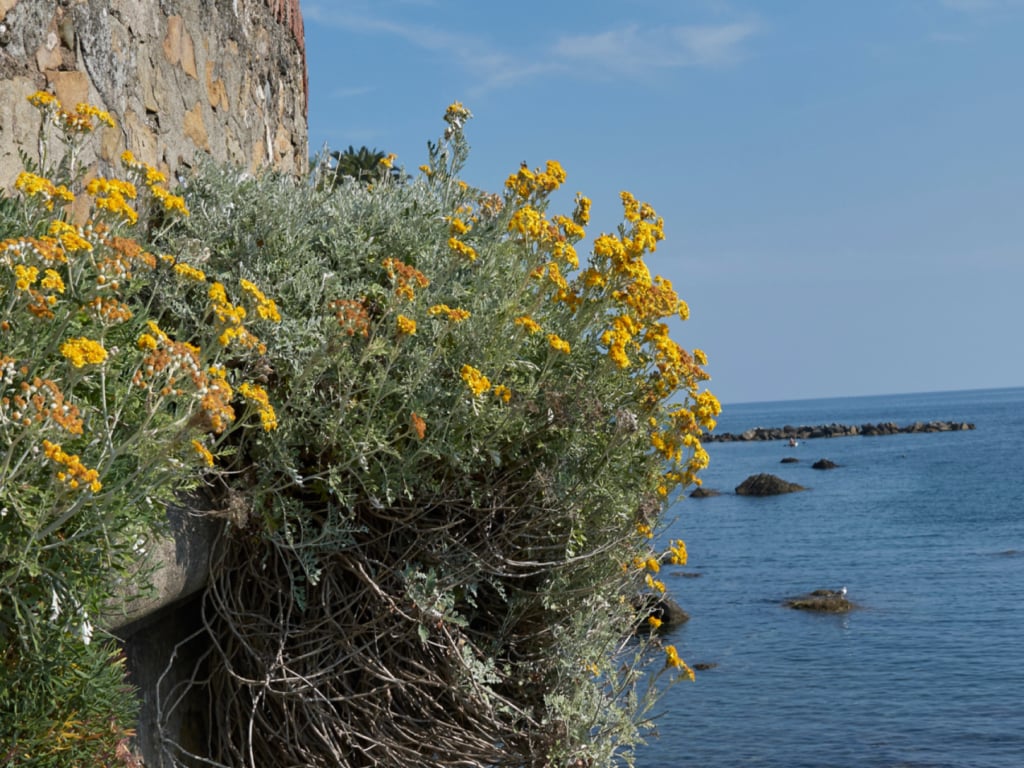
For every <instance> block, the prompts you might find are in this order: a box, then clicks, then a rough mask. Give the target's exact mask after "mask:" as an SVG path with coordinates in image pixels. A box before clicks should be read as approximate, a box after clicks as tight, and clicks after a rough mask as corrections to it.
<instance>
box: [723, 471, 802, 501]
mask: <svg viewBox="0 0 1024 768" xmlns="http://www.w3.org/2000/svg"><path fill="white" fill-rule="evenodd" d="M805 490H807V489H806V488H804V487H803V486H802V485H798V484H796V483H790V482H788V481H786V480H783V479H782V478H781V477H776V476H775V475H772V474H769V473H767V472H762V473H761V474H759V475H751V476H750V477H748V478H747V479H746V480H744V481H743V482H742V483H740V484H739V485H737V486H736V493H737V494H738V495H740V496H777V495H778V494H780V493H793V492H794V491H805Z"/></svg>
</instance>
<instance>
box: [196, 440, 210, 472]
mask: <svg viewBox="0 0 1024 768" xmlns="http://www.w3.org/2000/svg"><path fill="white" fill-rule="evenodd" d="M192 450H194V451H195V452H196V453H197V454H198V455H199V458H201V459H202V460H203V463H204V464H205V465H206V466H208V467H212V466H213V464H214V458H213V454H212V453H210V449H209V448H207V447H206V446H205V445H203V444H202V443H201V442H199V441H198V440H193V441H192Z"/></svg>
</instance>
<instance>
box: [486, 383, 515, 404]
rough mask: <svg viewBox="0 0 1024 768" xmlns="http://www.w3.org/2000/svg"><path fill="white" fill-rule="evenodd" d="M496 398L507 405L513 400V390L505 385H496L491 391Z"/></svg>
mask: <svg viewBox="0 0 1024 768" xmlns="http://www.w3.org/2000/svg"><path fill="white" fill-rule="evenodd" d="M491 391H492V392H493V393H494V396H495V397H496V398H498V399H499V400H501V401H502V402H503V403H507V402H508V401H509V400H511V399H512V390H511V389H509V388H508V387H506V386H505V385H504V384H495V385H494V388H493V389H492V390H491Z"/></svg>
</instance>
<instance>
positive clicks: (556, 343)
mask: <svg viewBox="0 0 1024 768" xmlns="http://www.w3.org/2000/svg"><path fill="white" fill-rule="evenodd" d="M548 346H550V347H551V348H552V349H553V350H555V351H556V352H561V353H562V354H563V355H568V354H569V352H570V348H569V342H567V341H566V340H565V339H563V338H561V337H560V336H559V335H558V334H557V333H549V334H548Z"/></svg>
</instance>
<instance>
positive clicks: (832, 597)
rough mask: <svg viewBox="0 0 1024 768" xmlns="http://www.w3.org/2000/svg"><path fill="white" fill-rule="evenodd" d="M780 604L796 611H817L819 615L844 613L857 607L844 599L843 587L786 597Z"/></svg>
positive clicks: (844, 591) (844, 589)
mask: <svg viewBox="0 0 1024 768" xmlns="http://www.w3.org/2000/svg"><path fill="white" fill-rule="evenodd" d="M782 604H783V605H784V606H786V607H787V608H793V609H794V610H798V611H818V612H820V613H846V612H847V611H852V610H853V609H854V608H856V607H857V606H856V605H855V604H854V603H852V602H850V601H849V600H847V599H846V588H845V587H844V588H843V589H816V590H814V591H813V592H808V593H807V594H806V595H800V596H798V597H787V598H786V599H785V600H784V601H783V603H782Z"/></svg>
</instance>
